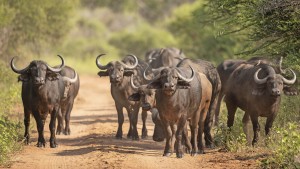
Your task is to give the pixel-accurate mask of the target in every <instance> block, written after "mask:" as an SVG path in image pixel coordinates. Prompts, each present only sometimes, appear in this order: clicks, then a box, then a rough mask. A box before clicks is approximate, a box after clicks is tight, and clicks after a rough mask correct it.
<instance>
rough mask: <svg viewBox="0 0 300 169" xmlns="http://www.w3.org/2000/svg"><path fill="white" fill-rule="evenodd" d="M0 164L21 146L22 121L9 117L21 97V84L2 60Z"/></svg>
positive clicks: (0, 67)
mask: <svg viewBox="0 0 300 169" xmlns="http://www.w3.org/2000/svg"><path fill="white" fill-rule="evenodd" d="M0 79H1V82H0V90H1V92H0V100H1V102H0V152H1V153H0V165H3V164H6V163H7V161H8V160H9V157H10V154H11V153H13V152H14V151H16V150H18V149H19V148H20V144H19V143H18V141H19V139H20V138H21V135H20V130H21V123H20V122H14V121H13V120H12V119H11V118H8V117H9V116H10V115H11V114H12V112H13V110H14V108H15V104H16V103H17V102H18V101H19V99H20V86H19V85H18V84H17V78H16V76H15V75H14V73H13V72H12V71H11V70H10V69H9V68H8V67H7V66H6V65H5V64H4V63H3V62H2V61H0Z"/></svg>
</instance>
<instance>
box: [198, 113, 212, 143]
mask: <svg viewBox="0 0 300 169" xmlns="http://www.w3.org/2000/svg"><path fill="white" fill-rule="evenodd" d="M211 113H212V112H208V114H207V116H206V118H205V122H204V123H205V124H204V139H205V145H206V147H207V148H213V147H214V145H213V142H214V141H213V137H212V135H211V133H210V132H211V128H212V125H213V117H212V116H211ZM198 131H200V130H198ZM198 135H199V134H198Z"/></svg>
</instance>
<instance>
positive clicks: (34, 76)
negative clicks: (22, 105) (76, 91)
mask: <svg viewBox="0 0 300 169" xmlns="http://www.w3.org/2000/svg"><path fill="white" fill-rule="evenodd" d="M58 57H59V58H60V59H61V62H62V63H61V65H60V66H59V67H51V66H49V65H48V64H47V63H46V62H44V61H40V60H34V61H32V62H31V63H30V64H29V65H28V66H27V67H25V68H23V69H17V68H16V67H15V65H14V59H15V58H12V59H11V62H10V66H11V69H12V70H13V71H14V72H15V73H18V74H20V76H19V81H23V82H26V81H29V80H31V82H32V83H33V84H34V85H37V86H40V85H43V84H45V81H46V80H56V79H58V78H59V76H60V75H59V72H60V71H61V70H62V69H63V68H64V66H65V62H64V59H63V57H62V56H60V55H58ZM63 79H64V81H69V82H71V83H74V82H75V81H76V80H77V74H75V78H74V79H70V78H67V77H63Z"/></svg>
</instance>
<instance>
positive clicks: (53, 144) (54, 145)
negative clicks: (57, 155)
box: [50, 143, 58, 148]
mask: <svg viewBox="0 0 300 169" xmlns="http://www.w3.org/2000/svg"><path fill="white" fill-rule="evenodd" d="M50 147H51V148H56V147H58V145H57V144H56V143H50Z"/></svg>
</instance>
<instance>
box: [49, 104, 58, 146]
mask: <svg viewBox="0 0 300 169" xmlns="http://www.w3.org/2000/svg"><path fill="white" fill-rule="evenodd" d="M59 109H60V108H54V109H53V110H52V112H51V120H50V124H49V129H50V133H51V136H50V147H51V148H56V147H57V143H56V138H55V123H56V116H57V112H58V111H59Z"/></svg>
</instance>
